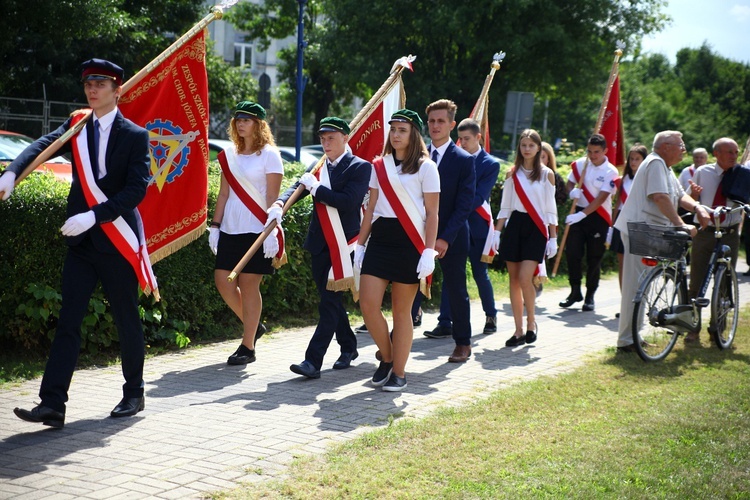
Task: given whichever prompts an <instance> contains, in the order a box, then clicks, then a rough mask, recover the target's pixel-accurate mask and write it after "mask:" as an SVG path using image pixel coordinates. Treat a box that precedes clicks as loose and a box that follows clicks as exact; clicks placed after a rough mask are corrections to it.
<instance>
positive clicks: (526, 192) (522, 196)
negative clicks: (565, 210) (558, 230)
mask: <svg viewBox="0 0 750 500" xmlns="http://www.w3.org/2000/svg"><path fill="white" fill-rule="evenodd" d="M513 189H514V190H515V192H516V195H517V196H518V199H519V200H520V201H521V204H522V205H523V208H525V209H526V213H528V214H529V217H531V220H532V221H534V225H535V226H536V228H537V229H539V232H540V233H542V235H543V236H544V238H545V239H547V240H549V228H548V227H547V224H545V223H544V217H543V216H542V214H541V213H539V210H538V209H537V206H542V200H539V199H537V200H535V201H536V204H535V203H534V202H533V201H532V200H531V197H534V196H535V194H534V191H532V190H531V183H530V182H529V179H528V178H527V177H526V176H525V175H524V174H522V173H521V172H520V171H519V169H516V171H515V173H514V174H513ZM537 197H538V196H537ZM534 278H535V279H541V278H545V279H546V278H547V267H546V266H545V264H544V259H542V262H540V263H539V265H538V266H537V268H536V270H535V271H534ZM542 281H544V280H542Z"/></svg>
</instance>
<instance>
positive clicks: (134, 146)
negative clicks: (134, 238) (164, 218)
mask: <svg viewBox="0 0 750 500" xmlns="http://www.w3.org/2000/svg"><path fill="white" fill-rule="evenodd" d="M91 125H92V120H91V119H89V123H87V124H86V128H85V129H84V130H81V132H79V133H81V134H86V133H87V129H88V127H89V126H91ZM69 128H70V119H68V120H66V121H65V123H63V124H62V125H61V126H60V127H59V128H58V129H57V130H55V131H53V132H51V133H49V134H47V135H45V136H44V137H41V138H40V139H37V140H36V141H34V143H33V144H31V145H30V146H29V147H28V148H26V149H25V150H24V151H23V153H21V155H19V156H18V158H16V159H15V160H14V161H13V163H11V164H10V165H9V166H8V169H9V170H10V171H11V172H15V173H16V176H18V174H20V173H21V172H22V171H23V170H24V168H25V167H26V166H27V165H29V164H30V163H31V162H32V161H33V160H34V159H35V158H36V157H37V156H38V155H39V153H41V152H42V151H44V150H45V149H46V148H47V146H49V145H50V144H52V143H53V142H54V141H55V140H57V139H58V138H59V137H60V136H61V135H63V134H64V133H65V132H66V131H67V130H68V129H69ZM74 140H75V138H73V139H71V140H70V141H68V142H67V143H65V144H64V145H63V146H62V147H61V148H60V154H64V153H66V152H70V151H71V148H72V146H71V144H72V141H74ZM93 150H94V147H93V135H90V136H89V152H90V154H92V155H93ZM73 161H75V159H74V160H73ZM105 162H106V163H105V164H106V167H107V175H105V176H104V177H102V178H101V179H98V180H97V181H96V184H97V185H98V186H99V188H101V190H102V192H103V193H104V194H105V195H106V196H107V198H108V199H107V201H105V202H104V203H100V204H98V205H95V206H94V207H93V208H92V209H91V210H93V211H94V214H95V216H96V224H94V227H92V228H91V229H90V230H88V231H86V232H84V233H82V234H80V235H78V236H71V237H67V236H66V237H65V243H67V244H68V245H69V246H73V245H77V244H78V243H80V242H81V240H83V238H84V237H85V236H86V235H87V234H88V235H89V236H90V237H91V240H92V242H93V243H94V246H95V248H96V249H97V250H99V251H101V252H106V253H116V252H117V249H116V248H115V247H114V245H112V243H111V242H110V241H109V238H107V236H106V235H105V234H104V231H102V229H101V227H100V226H99V224H101V223H103V222H111V221H113V220H115V219H116V218H117V217H120V216H122V218H123V219H124V220H125V221H126V222H127V223H128V225H129V226H130V227H131V228H132V229H133V230H134V231H135V234H138V226H137V222H136V215H135V208H136V207H137V206H138V204H139V203H140V202H141V200H143V198H144V197H145V196H146V188H147V187H148V177H149V163H150V159H149V136H148V131H147V130H146V129H144V128H142V127H139V126H138V125H136V124H135V123H133V122H131V121H130V120H128V119H126V118H125V117H123V116H122V113H120V112H119V111H118V112H117V116H116V117H115V120H114V122H113V123H112V129H111V130H110V133H109V141H108V142H107V152H106V156H105ZM88 210H89V206H88V204H87V203H86V199H85V197H84V195H83V189H82V188H81V181H80V179H79V177H78V172H77V170H76V167H75V165H74V166H73V182H72V184H71V185H70V193H69V194H68V207H67V209H66V217H71V216H73V215H77V214H80V213H83V212H88Z"/></svg>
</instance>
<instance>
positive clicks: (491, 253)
mask: <svg viewBox="0 0 750 500" xmlns="http://www.w3.org/2000/svg"><path fill="white" fill-rule="evenodd" d="M476 212H477V213H478V214H479V216H480V217H481V218H482V219H484V220H485V222H487V237H486V238H485V239H484V247H483V248H482V257H480V259H479V260H481V261H482V262H486V263H488V264H490V263H492V260H493V259H494V258H495V255H496V254H497V252H495V249H494V248H492V240H494V238H495V226H494V225H493V224H492V208H491V207H490V203H489V202H488V201H486V200H485V202H484V203H482V205H481V206H479V207H477V208H476Z"/></svg>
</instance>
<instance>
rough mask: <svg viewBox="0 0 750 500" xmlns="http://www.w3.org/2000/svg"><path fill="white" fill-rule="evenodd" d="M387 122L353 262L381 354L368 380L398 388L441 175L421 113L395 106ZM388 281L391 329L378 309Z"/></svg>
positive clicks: (430, 250) (428, 262)
mask: <svg viewBox="0 0 750 500" xmlns="http://www.w3.org/2000/svg"><path fill="white" fill-rule="evenodd" d="M389 124H390V131H389V133H388V140H387V141H386V143H385V146H384V148H383V156H382V157H381V158H378V159H376V160H375V161H374V162H373V171H372V176H371V178H370V201H369V203H368V205H367V211H366V212H365V216H364V219H363V221H362V228H361V230H360V233H359V241H358V242H357V248H356V250H355V254H354V262H355V265H357V266H358V267H360V268H361V270H362V272H361V281H360V297H359V301H360V307H361V310H362V316H363V317H364V320H365V324H366V325H367V329H368V330H369V331H370V335H372V338H373V340H375V343H376V344H377V346H378V349H379V353H378V354H379V359H380V360H381V361H380V366H379V367H378V369H377V370H376V371H375V374H374V375H373V377H372V384H373V385H374V386H376V387H378V386H382V388H383V390H384V391H401V390H403V389H405V388H406V372H405V370H406V361H407V360H408V358H409V353H410V352H411V344H412V339H413V335H414V331H413V329H414V327H413V324H412V317H411V306H412V303H413V302H414V297H415V295H416V294H417V289H418V288H419V283H420V280H421V279H425V278H427V277H428V276H429V275H430V274H432V271H433V270H434V269H435V257H436V255H437V253H436V252H435V250H434V248H435V239H436V238H437V226H438V219H437V217H438V204H439V199H440V175H439V173H438V169H437V165H435V163H434V162H433V161H432V160H430V159H429V155H428V153H427V147H426V146H425V143H424V141H423V140H422V135H421V133H420V132H421V130H422V126H423V124H422V119H421V118H420V117H419V115H418V114H417V113H416V112H414V111H411V110H408V109H402V110H399V111H396V112H395V113H393V115H392V116H391V119H390V121H389ZM368 239H369V242H368ZM365 245H367V248H366V249H365ZM365 250H366V251H365ZM389 283H390V284H391V302H392V311H393V334H392V336H389V334H388V330H389V329H388V323H387V321H386V319H385V316H383V312H382V310H381V308H382V305H383V296H384V295H385V290H386V287H387V286H388V284H389Z"/></svg>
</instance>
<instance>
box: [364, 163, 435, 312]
mask: <svg viewBox="0 0 750 500" xmlns="http://www.w3.org/2000/svg"><path fill="white" fill-rule="evenodd" d="M372 166H373V168H374V169H375V174H376V175H377V177H378V185H379V186H380V193H381V195H382V196H385V198H386V199H387V200H388V203H389V204H390V205H391V208H393V211H394V212H395V213H396V219H397V220H398V221H399V223H401V227H403V228H404V231H405V232H406V235H407V236H408V237H409V240H410V241H411V242H412V244H413V245H414V248H416V249H417V252H419V254H420V255H421V254H422V252H424V249H425V242H424V239H425V223H424V220H423V219H422V213H421V212H420V210H419V208H418V207H417V205H416V204H415V203H414V200H412V199H411V196H409V193H408V192H407V191H406V188H404V185H403V184H401V179H399V178H398V171H397V170H396V163H395V162H394V161H393V156H392V155H388V156H385V157H381V158H378V159H376V160H375V161H373V162H372ZM431 284H432V275H429V276H428V277H427V278H426V279H422V280H420V283H419V289H420V290H421V291H422V294H423V295H424V296H425V297H427V298H430V296H431V294H430V285H431Z"/></svg>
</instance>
